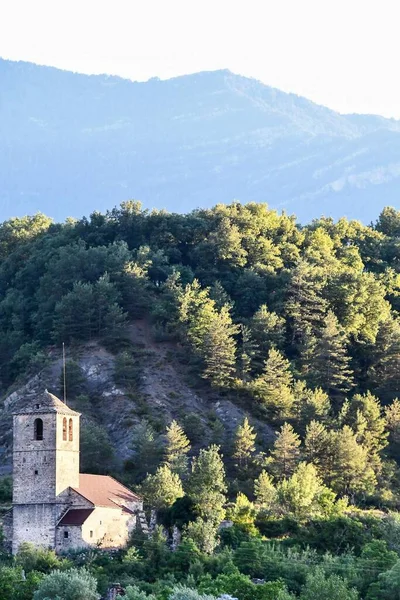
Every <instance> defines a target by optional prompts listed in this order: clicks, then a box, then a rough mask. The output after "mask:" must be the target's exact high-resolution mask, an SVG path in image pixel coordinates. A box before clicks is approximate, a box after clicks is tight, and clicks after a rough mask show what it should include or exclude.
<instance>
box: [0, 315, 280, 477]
mask: <svg viewBox="0 0 400 600" xmlns="http://www.w3.org/2000/svg"><path fill="white" fill-rule="evenodd" d="M129 339H130V340H131V342H132V348H133V349H134V351H135V368H136V369H137V371H138V373H139V376H138V381H137V383H136V386H135V392H134V393H132V389H131V388H130V386H129V385H126V384H124V383H123V382H119V383H116V381H115V380H116V376H115V360H116V357H115V354H112V353H111V352H108V351H107V350H106V349H104V348H102V347H101V345H99V344H98V343H97V342H92V343H89V344H84V345H82V346H80V347H79V348H72V349H71V354H72V355H71V356H69V357H68V361H67V369H68V368H69V367H70V365H71V361H72V365H73V368H74V369H76V366H78V367H79V369H80V370H81V378H80V381H81V383H80V389H79V394H77V392H76V389H75V388H76V386H75V385H72V389H71V394H70V393H69V391H68V394H67V395H68V404H69V405H70V406H71V407H72V408H74V409H76V410H78V411H80V412H81V414H82V424H83V431H84V432H85V427H90V426H92V425H96V426H98V427H99V428H100V429H101V430H102V431H104V432H105V434H106V436H107V438H108V442H109V443H110V444H111V446H112V448H113V450H114V454H115V464H113V465H111V464H105V465H103V467H104V468H105V470H106V471H107V470H113V469H116V470H117V471H118V472H119V471H121V469H122V467H123V463H124V461H127V460H128V459H129V458H131V457H132V454H133V453H132V448H131V441H132V439H131V438H132V435H133V431H134V427H135V425H137V424H138V423H139V422H140V421H141V419H143V418H147V419H149V420H150V421H151V422H152V423H156V424H157V426H158V427H159V428H160V430H161V429H163V428H164V427H165V426H166V425H167V424H168V423H170V422H171V421H172V420H174V419H177V420H178V421H185V418H186V417H187V415H191V414H192V415H196V418H197V419H198V421H196V423H195V424H194V427H195V428H196V427H197V428H198V431H197V435H196V434H194V437H193V445H194V449H196V448H197V449H198V448H199V447H200V446H204V445H206V444H207V443H211V442H212V441H213V436H214V430H215V431H216V432H217V431H219V432H220V431H221V430H224V431H225V442H226V441H228V439H229V437H232V436H233V435H234V432H235V430H236V429H237V427H238V426H239V425H240V423H241V422H242V421H243V419H244V417H245V415H246V410H245V409H244V408H243V407H241V406H240V405H239V406H238V405H235V403H233V402H232V401H231V400H229V399H228V398H226V397H225V396H221V395H219V394H218V393H215V392H212V391H210V390H208V389H204V387H203V388H200V389H199V388H198V387H197V389H196V386H194V385H193V381H192V385H190V383H189V381H190V380H189V378H188V377H187V373H185V369H184V368H183V367H182V364H181V363H179V361H178V360H177V358H176V351H177V348H176V346H175V345H174V344H171V343H168V342H157V341H154V339H153V336H152V335H151V330H150V327H149V323H148V322H146V321H135V322H134V323H132V324H131V325H130V326H129ZM57 354H59V352H57V350H56V349H52V350H50V352H49V357H48V364H47V365H46V366H45V368H43V369H42V370H40V371H39V372H38V373H36V374H35V375H33V376H29V375H28V376H27V377H24V379H27V381H26V383H24V384H23V385H21V382H20V383H19V384H16V385H15V386H14V387H15V388H16V389H14V390H13V391H11V390H10V393H8V394H7V395H6V397H5V398H4V399H3V401H2V403H1V404H0V448H1V453H0V475H2V474H3V475H4V474H8V473H10V472H11V471H12V436H11V431H12V413H13V411H16V410H20V409H21V408H24V407H26V406H28V405H29V403H30V402H32V399H33V398H34V397H35V395H39V394H40V393H41V392H43V390H45V389H48V390H49V391H50V392H52V393H54V394H56V395H58V396H59V397H61V398H62V392H63V390H62V387H61V383H60V378H61V372H62V359H61V358H60V357H59V356H58V357H57ZM67 377H68V380H69V375H68V376H67ZM255 424H256V426H257V430H258V433H259V436H260V441H261V440H262V441H263V443H264V444H268V442H270V441H271V440H272V439H273V431H272V429H271V428H270V427H269V426H268V425H267V424H265V423H263V422H262V421H261V420H260V419H255ZM188 430H189V423H188ZM83 435H85V433H83ZM199 436H200V437H201V438H202V439H201V443H200V437H199ZM218 436H219V434H218ZM218 439H219V441H220V442H223V441H224V436H222V438H221V437H219V438H218ZM85 449H86V450H87V444H85V442H84V446H83V454H84V453H85ZM82 460H83V466H84V467H85V465H86V466H89V465H90V467H91V468H92V469H93V467H95V470H96V471H97V470H98V468H99V466H98V465H97V468H96V464H93V462H92V463H88V462H87V460H86V461H85V457H84V456H82Z"/></svg>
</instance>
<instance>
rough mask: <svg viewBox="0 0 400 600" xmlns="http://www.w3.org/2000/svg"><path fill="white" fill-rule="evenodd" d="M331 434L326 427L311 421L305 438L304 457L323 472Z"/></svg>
mask: <svg viewBox="0 0 400 600" xmlns="http://www.w3.org/2000/svg"><path fill="white" fill-rule="evenodd" d="M328 445H329V432H328V431H327V429H326V427H325V425H323V424H322V423H319V422H318V421H311V423H310V424H309V425H307V428H306V435H305V438H304V455H305V457H306V459H307V461H308V462H310V463H312V464H313V465H315V467H317V469H318V471H319V472H321V470H322V467H323V465H324V463H325V461H326V459H327V457H328Z"/></svg>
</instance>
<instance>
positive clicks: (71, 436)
mask: <svg viewBox="0 0 400 600" xmlns="http://www.w3.org/2000/svg"><path fill="white" fill-rule="evenodd" d="M72 428H73V424H72V419H70V420H69V426H68V439H69V441H70V442H72V439H73V429H72Z"/></svg>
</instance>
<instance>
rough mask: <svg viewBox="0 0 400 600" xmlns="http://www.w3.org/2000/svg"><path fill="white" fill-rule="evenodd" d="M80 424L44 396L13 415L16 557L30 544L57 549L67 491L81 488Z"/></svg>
mask: <svg viewBox="0 0 400 600" xmlns="http://www.w3.org/2000/svg"><path fill="white" fill-rule="evenodd" d="M79 418H80V414H79V413H77V412H75V411H73V410H71V409H70V408H68V406H67V405H66V404H64V402H61V400H59V399H58V398H56V396H53V394H50V393H49V392H47V391H45V392H44V393H43V394H41V395H39V396H35V397H34V398H33V399H32V401H31V402H30V403H29V405H28V406H27V407H26V408H25V409H24V410H21V411H19V412H17V413H14V427H13V441H14V447H13V516H12V520H13V539H12V548H13V552H17V550H18V547H19V545H20V544H21V543H22V542H23V541H24V542H31V543H33V544H35V545H37V546H46V547H51V548H54V546H55V527H56V523H57V521H58V519H59V517H60V516H61V514H62V513H63V511H64V510H65V508H66V502H67V497H66V494H63V492H65V490H67V488H68V487H70V486H71V487H79Z"/></svg>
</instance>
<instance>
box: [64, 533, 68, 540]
mask: <svg viewBox="0 0 400 600" xmlns="http://www.w3.org/2000/svg"><path fill="white" fill-rule="evenodd" d="M64 537H65V539H67V538H68V531H64Z"/></svg>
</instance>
